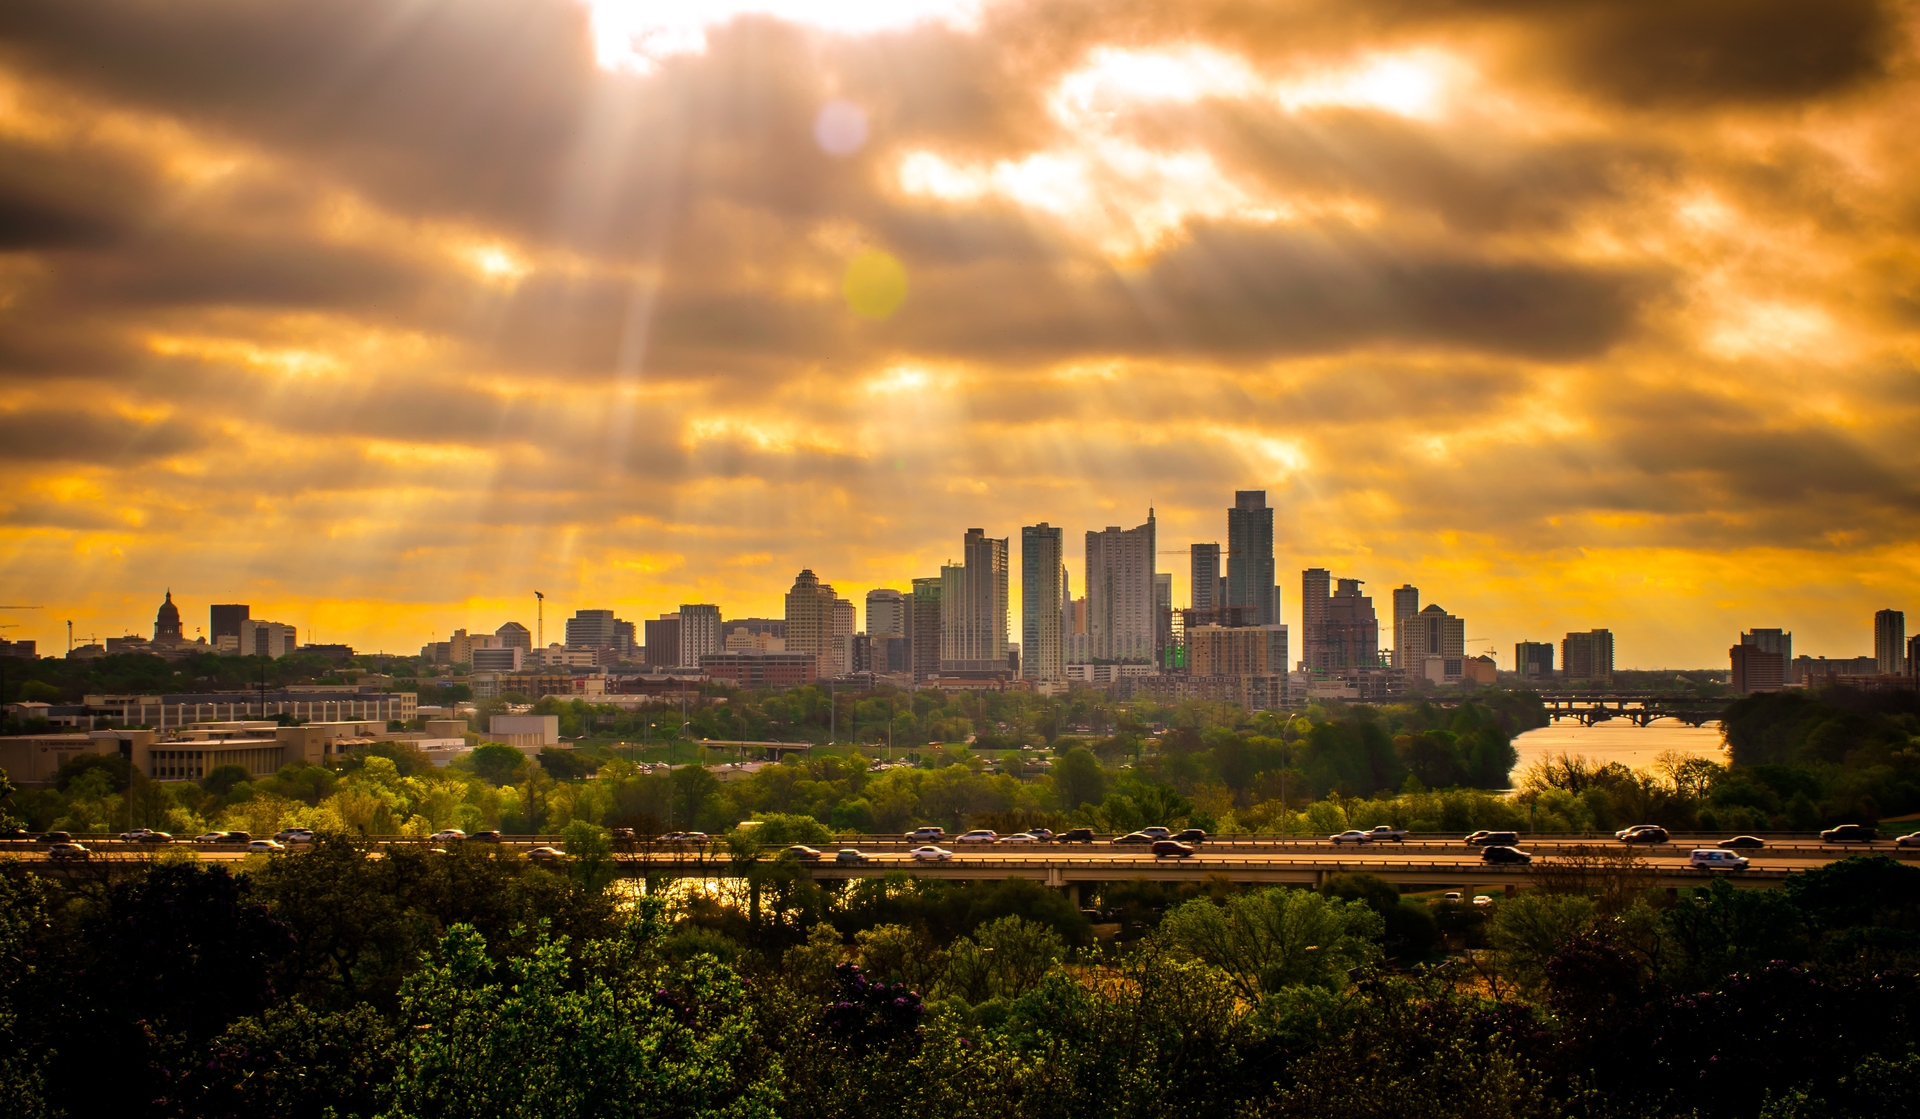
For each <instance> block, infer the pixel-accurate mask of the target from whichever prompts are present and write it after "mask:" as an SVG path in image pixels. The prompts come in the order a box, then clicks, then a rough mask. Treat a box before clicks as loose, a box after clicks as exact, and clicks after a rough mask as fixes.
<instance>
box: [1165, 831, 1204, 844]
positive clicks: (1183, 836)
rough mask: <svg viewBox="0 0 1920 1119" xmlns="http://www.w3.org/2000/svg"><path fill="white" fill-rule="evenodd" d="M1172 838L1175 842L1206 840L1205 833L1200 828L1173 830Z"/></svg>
mask: <svg viewBox="0 0 1920 1119" xmlns="http://www.w3.org/2000/svg"><path fill="white" fill-rule="evenodd" d="M1172 838H1173V841H1174V842H1175V843H1203V842H1205V841H1206V838H1207V833H1206V832H1205V831H1204V830H1203V829H1201V828H1188V829H1186V830H1185V831H1179V832H1175V833H1174V834H1173V837H1172Z"/></svg>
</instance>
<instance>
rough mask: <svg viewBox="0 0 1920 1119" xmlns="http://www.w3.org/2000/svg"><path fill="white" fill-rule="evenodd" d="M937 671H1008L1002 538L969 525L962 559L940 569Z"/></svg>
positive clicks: (1004, 546) (1006, 605)
mask: <svg viewBox="0 0 1920 1119" xmlns="http://www.w3.org/2000/svg"><path fill="white" fill-rule="evenodd" d="M940 579H941V584H940V626H941V632H940V672H941V674H942V675H951V674H953V673H956V672H1005V671H1006V670H1007V615H1008V609H1007V607H1008V603H1007V538H1006V537H1004V536H1003V537H1000V538H998V539H996V538H994V537H991V536H988V535H987V534H986V531H985V530H984V529H978V528H970V529H968V530H967V536H966V540H965V543H964V545H963V551H962V562H961V563H958V564H948V565H946V566H944V567H942V568H941V569H940Z"/></svg>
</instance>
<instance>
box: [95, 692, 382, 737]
mask: <svg viewBox="0 0 1920 1119" xmlns="http://www.w3.org/2000/svg"><path fill="white" fill-rule="evenodd" d="M419 701H420V697H419V695H418V694H417V693H414V692H381V691H374V690H372V689H362V688H360V687H356V686H355V685H352V684H308V685H293V686H290V687H284V688H275V689H273V690H270V691H262V692H217V693H216V692H210V693H198V694H177V695H90V696H87V697H86V699H85V703H86V706H87V711H88V713H89V714H90V715H92V716H93V717H95V718H98V719H107V720H111V721H113V722H116V723H120V724H122V725H123V726H148V727H154V728H156V729H159V730H166V729H168V728H173V727H184V726H187V725H188V724H190V723H203V722H209V721H227V722H231V721H234V720H236V719H271V718H273V717H274V716H275V715H289V716H292V717H293V718H296V719H300V720H303V721H306V722H320V723H331V722H340V721H343V720H366V721H377V722H380V723H383V724H384V723H387V722H390V721H394V720H398V721H400V722H406V721H408V720H410V719H413V718H415V717H416V715H417V708H418V706H419Z"/></svg>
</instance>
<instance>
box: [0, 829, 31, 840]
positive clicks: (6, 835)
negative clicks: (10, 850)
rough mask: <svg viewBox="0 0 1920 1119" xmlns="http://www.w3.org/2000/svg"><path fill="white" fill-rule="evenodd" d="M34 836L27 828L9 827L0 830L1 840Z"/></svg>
mask: <svg viewBox="0 0 1920 1119" xmlns="http://www.w3.org/2000/svg"><path fill="white" fill-rule="evenodd" d="M32 838H33V833H32V832H30V831H28V830H27V829H25V828H8V829H6V830H5V831H0V841H9V840H11V841H18V840H22V839H32Z"/></svg>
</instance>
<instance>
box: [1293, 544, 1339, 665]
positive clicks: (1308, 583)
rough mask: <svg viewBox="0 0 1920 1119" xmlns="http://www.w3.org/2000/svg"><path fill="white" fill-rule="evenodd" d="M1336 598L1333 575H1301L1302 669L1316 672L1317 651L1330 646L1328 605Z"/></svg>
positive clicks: (1314, 571) (1315, 570)
mask: <svg viewBox="0 0 1920 1119" xmlns="http://www.w3.org/2000/svg"><path fill="white" fill-rule="evenodd" d="M1332 597H1333V575H1332V573H1331V572H1329V571H1328V570H1327V569H1326V568H1324V567H1309V568H1307V569H1306V570H1305V571H1302V572H1301V573H1300V667H1301V668H1303V669H1305V670H1306V671H1308V672H1313V671H1316V670H1317V666H1316V665H1315V664H1314V657H1315V655H1316V654H1315V652H1314V650H1316V649H1320V648H1323V647H1324V646H1325V645H1326V643H1327V601H1328V600H1329V599H1331V598H1332Z"/></svg>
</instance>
